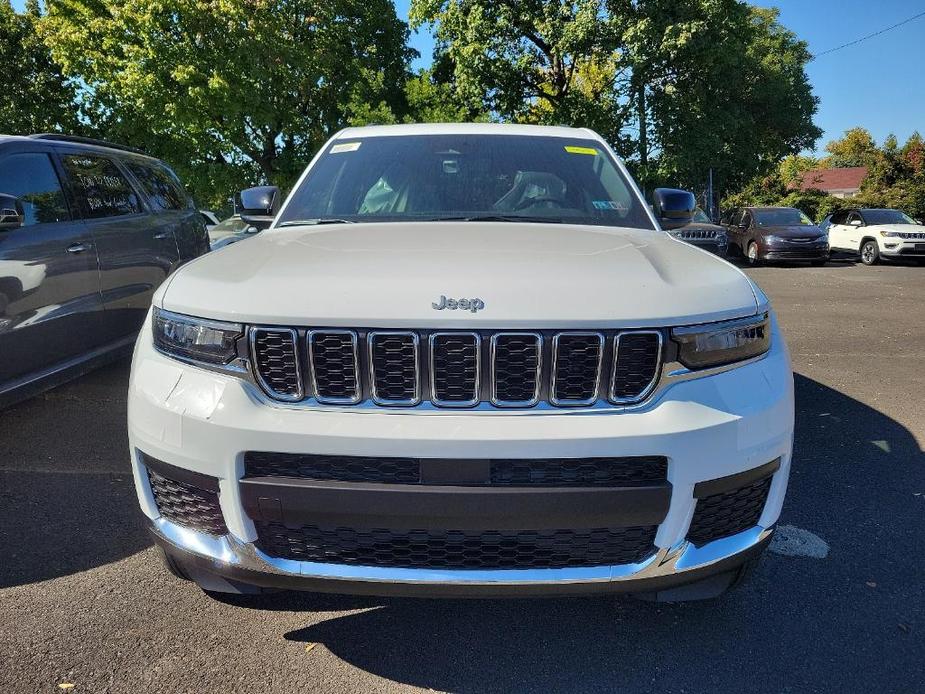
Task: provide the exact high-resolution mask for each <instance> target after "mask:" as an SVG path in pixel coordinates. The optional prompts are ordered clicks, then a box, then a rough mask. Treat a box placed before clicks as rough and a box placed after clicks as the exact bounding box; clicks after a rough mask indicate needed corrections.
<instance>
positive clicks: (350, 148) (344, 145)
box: [331, 142, 361, 154]
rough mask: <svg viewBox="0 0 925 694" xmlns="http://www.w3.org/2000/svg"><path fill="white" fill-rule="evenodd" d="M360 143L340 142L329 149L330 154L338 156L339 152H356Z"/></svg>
mask: <svg viewBox="0 0 925 694" xmlns="http://www.w3.org/2000/svg"><path fill="white" fill-rule="evenodd" d="M360 144H361V143H360V142H341V143H339V144H336V145H334V146H333V147H331V154H340V153H341V152H356V151H357V150H358V149H359V148H360Z"/></svg>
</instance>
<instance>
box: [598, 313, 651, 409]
mask: <svg viewBox="0 0 925 694" xmlns="http://www.w3.org/2000/svg"><path fill="white" fill-rule="evenodd" d="M661 354H662V334H661V333H660V332H658V331H657V330H634V331H632V332H623V333H619V334H617V335H616V337H614V339H613V364H612V367H611V374H610V401H611V402H613V403H615V404H619V405H627V404H631V403H634V402H639V401H640V400H644V399H645V398H646V396H647V395H648V394H649V393H650V392H652V389H653V388H654V387H655V384H656V382H657V381H658V371H659V368H660V367H661V363H662V360H661Z"/></svg>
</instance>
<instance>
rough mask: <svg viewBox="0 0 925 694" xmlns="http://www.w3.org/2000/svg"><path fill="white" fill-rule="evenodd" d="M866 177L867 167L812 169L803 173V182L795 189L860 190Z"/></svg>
mask: <svg viewBox="0 0 925 694" xmlns="http://www.w3.org/2000/svg"><path fill="white" fill-rule="evenodd" d="M866 176H867V167H866V166H852V167H848V168H844V169H811V170H810V171H804V172H803V178H802V180H801V181H800V182H799V183H797V184H796V186H795V187H797V188H799V189H800V190H822V191H831V190H858V189H859V188H860V187H861V182H862V181H863V180H864V178H865V177H866Z"/></svg>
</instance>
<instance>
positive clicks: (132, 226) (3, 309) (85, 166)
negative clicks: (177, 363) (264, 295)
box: [0, 135, 209, 407]
mask: <svg viewBox="0 0 925 694" xmlns="http://www.w3.org/2000/svg"><path fill="white" fill-rule="evenodd" d="M208 250H209V238H208V234H207V233H206V229H205V225H204V224H203V221H202V217H201V216H200V214H199V211H198V210H197V209H196V207H195V206H194V204H193V201H192V199H191V198H190V196H189V195H188V194H187V192H186V191H185V189H184V188H183V185H182V183H181V182H180V180H179V178H177V175H176V174H175V173H174V172H173V171H172V170H171V169H170V168H169V167H168V166H167V165H166V164H164V163H163V162H162V161H159V160H157V159H153V158H151V157H148V156H145V155H144V154H142V153H141V152H138V151H136V150H132V149H130V148H127V147H121V146H118V145H112V144H108V143H105V142H99V141H96V140H88V139H83V138H75V137H67V136H63V135H33V136H31V137H13V136H3V135H0V355H2V358H0V407H2V406H5V405H9V404H11V403H12V402H14V401H16V400H20V399H22V398H25V397H28V396H30V395H32V394H35V393H36V392H38V391H40V390H43V389H46V388H49V387H52V386H54V385H56V384H58V383H60V382H62V381H64V380H67V379H68V378H70V377H73V376H75V375H79V374H80V373H83V372H85V371H87V370H89V369H90V368H92V367H94V366H98V365H100V364H101V363H104V362H105V361H108V360H111V359H112V358H114V357H116V356H118V355H120V354H122V353H125V352H129V351H131V346H132V343H133V341H134V339H135V335H136V333H137V332H138V329H139V328H140V327H141V324H142V322H143V321H144V317H145V314H146V313H147V310H148V306H149V305H150V303H151V296H152V295H153V294H154V290H155V289H157V287H158V286H159V285H160V284H161V282H163V281H164V279H165V278H166V277H167V276H168V275H169V274H170V273H171V272H173V270H175V269H176V268H177V267H178V266H180V265H181V264H183V263H184V262H185V261H187V260H190V259H192V258H195V257H196V256H199V255H201V254H202V253H205V252H206V251H208Z"/></svg>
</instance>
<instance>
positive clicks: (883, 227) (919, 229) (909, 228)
mask: <svg viewBox="0 0 925 694" xmlns="http://www.w3.org/2000/svg"><path fill="white" fill-rule="evenodd" d="M864 229H865V230H867V231H898V232H900V233H901V234H925V226H923V225H921V224H871V225H870V226H867V227H864Z"/></svg>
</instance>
